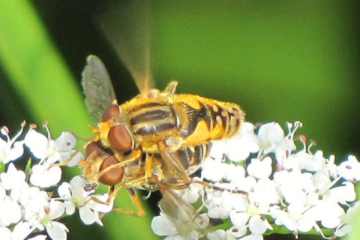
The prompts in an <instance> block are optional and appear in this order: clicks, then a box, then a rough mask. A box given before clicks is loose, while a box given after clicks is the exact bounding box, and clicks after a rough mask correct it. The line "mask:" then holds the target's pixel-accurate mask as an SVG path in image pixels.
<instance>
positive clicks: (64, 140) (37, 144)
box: [24, 126, 82, 166]
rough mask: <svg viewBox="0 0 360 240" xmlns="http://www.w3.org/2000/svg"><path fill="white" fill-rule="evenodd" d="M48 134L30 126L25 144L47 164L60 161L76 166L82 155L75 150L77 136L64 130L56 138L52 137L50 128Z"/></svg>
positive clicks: (63, 163)
mask: <svg viewBox="0 0 360 240" xmlns="http://www.w3.org/2000/svg"><path fill="white" fill-rule="evenodd" d="M45 128H46V130H47V131H48V136H47V137H46V136H44V135H43V134H41V133H39V132H37V131H36V130H35V129H34V128H30V129H29V131H28V133H27V134H26V136H25V139H24V142H25V145H26V146H28V147H29V149H30V151H31V152H32V154H33V155H34V156H35V157H36V158H38V159H40V160H41V163H43V162H45V161H46V163H47V164H49V165H50V164H55V163H60V164H62V165H68V166H75V165H77V164H78V162H79V161H80V160H81V158H82V155H81V154H80V153H77V152H76V151H75V150H74V147H75V145H76V138H75V136H74V135H73V134H71V133H69V132H63V133H61V135H60V136H59V137H58V138H57V139H56V140H53V139H51V136H50V133H49V130H48V128H47V127H46V126H45Z"/></svg>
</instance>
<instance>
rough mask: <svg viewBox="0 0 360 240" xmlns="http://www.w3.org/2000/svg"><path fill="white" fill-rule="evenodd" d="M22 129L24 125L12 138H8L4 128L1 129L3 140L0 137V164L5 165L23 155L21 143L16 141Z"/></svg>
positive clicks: (6, 130)
mask: <svg viewBox="0 0 360 240" xmlns="http://www.w3.org/2000/svg"><path fill="white" fill-rule="evenodd" d="M23 127H24V124H23V125H22V127H21V129H20V131H19V132H18V133H17V134H16V135H15V136H14V137H13V138H10V136H9V134H8V133H9V130H8V129H7V128H6V127H3V128H1V131H0V132H1V134H2V135H3V136H4V139H3V138H1V137H0V163H4V164H7V163H8V162H10V161H13V160H15V159H17V158H19V157H20V156H21V155H22V154H23V152H24V148H23V141H17V140H18V138H19V136H20V135H21V133H22V131H23Z"/></svg>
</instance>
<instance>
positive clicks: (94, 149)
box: [85, 142, 103, 157]
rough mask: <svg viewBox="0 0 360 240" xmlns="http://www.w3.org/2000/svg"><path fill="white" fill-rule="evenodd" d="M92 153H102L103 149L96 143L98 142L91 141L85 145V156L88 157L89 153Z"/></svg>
mask: <svg viewBox="0 0 360 240" xmlns="http://www.w3.org/2000/svg"><path fill="white" fill-rule="evenodd" d="M93 153H96V155H100V154H102V153H103V151H102V150H101V148H100V147H99V145H98V142H91V143H89V144H88V145H86V148H85V156H86V157H88V156H89V155H90V154H93Z"/></svg>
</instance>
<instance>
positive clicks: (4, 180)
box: [0, 163, 26, 190]
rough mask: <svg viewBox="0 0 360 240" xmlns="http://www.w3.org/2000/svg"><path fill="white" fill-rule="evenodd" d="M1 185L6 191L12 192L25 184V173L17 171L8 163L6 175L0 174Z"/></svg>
mask: <svg viewBox="0 0 360 240" xmlns="http://www.w3.org/2000/svg"><path fill="white" fill-rule="evenodd" d="M0 180H1V185H2V186H3V187H4V188H5V189H6V190H14V189H18V188H21V187H22V186H23V185H24V184H26V182H25V173H24V172H23V171H20V170H17V169H16V168H15V166H14V165H13V164H12V163H10V164H9V166H8V169H7V172H6V173H1V174H0Z"/></svg>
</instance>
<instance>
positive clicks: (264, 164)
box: [247, 157, 272, 179]
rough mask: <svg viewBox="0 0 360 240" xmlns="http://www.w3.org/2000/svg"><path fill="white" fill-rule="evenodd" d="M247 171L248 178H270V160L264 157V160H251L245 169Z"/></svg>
mask: <svg viewBox="0 0 360 240" xmlns="http://www.w3.org/2000/svg"><path fill="white" fill-rule="evenodd" d="M247 171H248V173H249V175H250V176H253V177H255V178H259V179H264V178H268V177H270V175H271V173H272V166H271V158H270V157H266V158H264V159H257V158H253V159H251V163H250V164H249V166H248V167H247Z"/></svg>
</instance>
